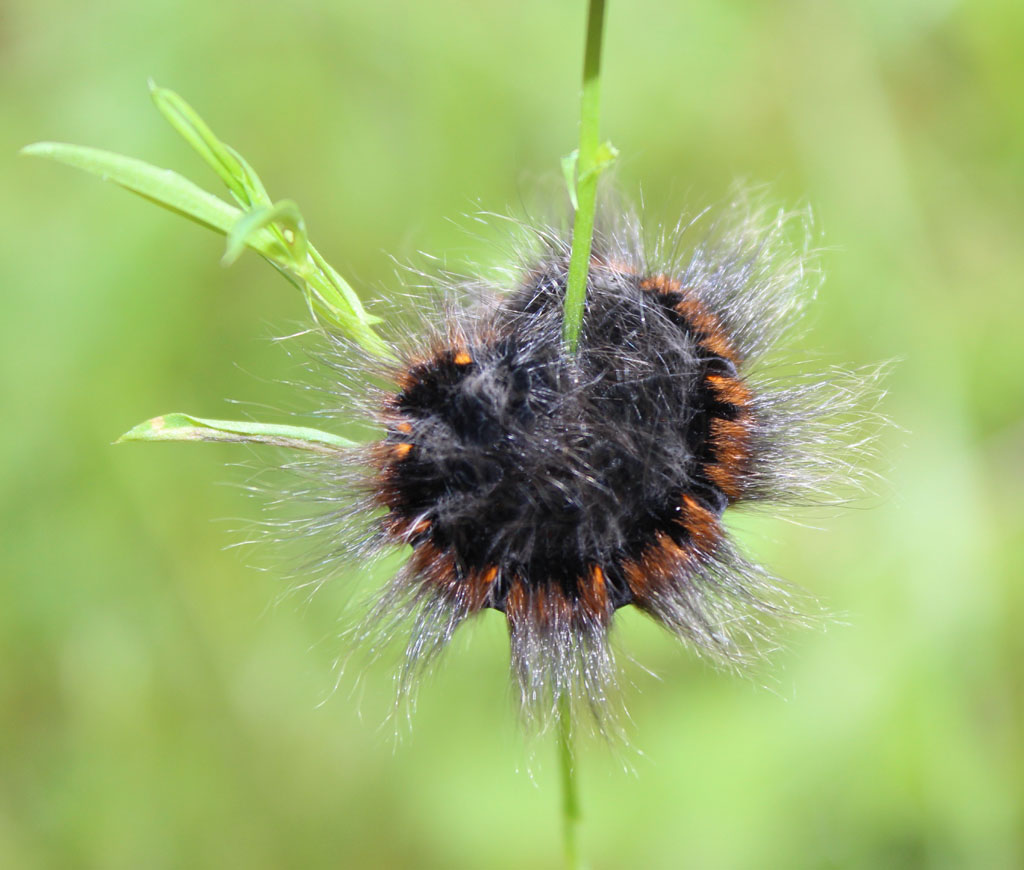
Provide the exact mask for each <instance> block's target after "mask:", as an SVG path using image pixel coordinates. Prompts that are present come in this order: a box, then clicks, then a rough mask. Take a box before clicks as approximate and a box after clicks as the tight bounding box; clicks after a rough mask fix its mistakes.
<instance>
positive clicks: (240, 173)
mask: <svg viewBox="0 0 1024 870" xmlns="http://www.w3.org/2000/svg"><path fill="white" fill-rule="evenodd" d="M149 93H150V95H151V96H152V98H153V102H154V104H155V105H156V107H157V109H158V110H159V112H160V114H161V115H163V116H164V118H165V119H166V120H167V122H168V123H169V124H170V125H171V126H172V127H174V129H175V130H177V131H178V134H179V135H180V136H181V138H182V139H184V140H185V141H186V142H188V144H189V145H190V146H191V147H192V150H193V151H195V152H196V153H197V154H198V155H199V156H200V157H202V158H203V160H204V161H205V162H206V163H207V165H209V167H210V168H211V169H212V170H213V171H214V172H216V173H217V175H218V176H219V177H220V179H221V181H223V182H224V184H225V185H227V188H228V190H230V191H231V193H232V194H233V195H234V196H235V198H236V199H237V200H238V201H239V203H241V204H242V205H245V206H252V205H269V204H270V203H269V200H268V201H267V202H259V203H256V202H253V201H252V200H251V197H250V195H249V194H250V192H249V191H247V190H246V183H245V182H246V178H245V175H246V173H245V170H244V169H243V167H242V164H241V163H240V162H239V161H238V159H237V158H236V157H235V155H234V154H232V153H231V151H230V150H228V148H227V147H226V146H225V145H224V143H223V142H221V141H220V139H218V138H217V136H215V135H214V133H213V131H212V130H211V129H210V127H209V125H208V124H207V123H206V122H205V121H204V120H203V119H202V118H201V117H199V114H198V113H197V112H196V111H195V110H194V109H193V108H192V107H191V106H190V105H189V104H188V103H186V102H185V100H183V99H182V98H181V97H180V96H179V95H178V94H176V93H175V92H174V91H172V90H170V89H168V88H161V87H158V86H157V85H156V83H154V82H153V81H152V80H150V82H149Z"/></svg>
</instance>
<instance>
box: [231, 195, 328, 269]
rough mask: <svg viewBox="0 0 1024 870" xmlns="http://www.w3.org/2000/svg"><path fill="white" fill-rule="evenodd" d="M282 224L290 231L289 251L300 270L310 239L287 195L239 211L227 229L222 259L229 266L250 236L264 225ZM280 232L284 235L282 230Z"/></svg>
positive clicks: (294, 205)
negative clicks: (225, 246) (270, 204)
mask: <svg viewBox="0 0 1024 870" xmlns="http://www.w3.org/2000/svg"><path fill="white" fill-rule="evenodd" d="M273 224H283V225H284V226H285V228H286V229H287V230H288V231H289V232H290V233H291V243H290V253H291V258H292V260H293V261H294V263H295V268H296V269H298V270H301V268H302V266H304V265H305V262H306V252H307V250H308V248H309V240H308V238H307V236H306V222H305V221H304V220H303V218H302V212H300V211H299V207H298V206H297V205H296V204H295V203H294V202H292V201H291V200H290V199H283V200H281V202H278V203H275V204H274V205H272V206H258V207H257V208H254V209H253V210H252V211H248V212H246V213H245V214H244V215H242V216H241V217H240V218H239V219H238V220H237V221H235V224H234V226H233V227H231V230H230V231H229V232H228V242H227V249H226V250H225V252H224V256H223V258H222V259H221V262H222V263H223V264H224V265H225V266H230V265H231V264H232V263H234V262H235V261H236V260H237V259H238V258H239V257H240V256H241V255H242V251H244V250H245V248H246V246H247V245H248V244H249V239H250V238H251V237H253V236H254V235H256V234H257V233H258V232H259V231H260V230H262V229H263V228H264V227H269V226H271V225H273ZM282 236H283V237H284V238H286V239H287V236H285V235H284V234H283V233H282Z"/></svg>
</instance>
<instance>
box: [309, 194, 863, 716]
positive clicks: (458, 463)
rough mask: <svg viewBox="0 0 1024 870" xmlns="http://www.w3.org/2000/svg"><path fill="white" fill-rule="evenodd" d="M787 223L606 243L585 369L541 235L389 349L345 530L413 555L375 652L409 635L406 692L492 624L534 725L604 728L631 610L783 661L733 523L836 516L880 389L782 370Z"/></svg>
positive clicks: (761, 589) (790, 290)
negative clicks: (503, 283) (459, 636)
mask: <svg viewBox="0 0 1024 870" xmlns="http://www.w3.org/2000/svg"><path fill="white" fill-rule="evenodd" d="M793 224H794V222H793V220H792V219H791V216H787V215H777V216H775V217H773V218H766V217H765V215H764V214H763V213H760V212H758V211H756V210H748V209H746V208H745V207H742V205H741V206H739V207H737V208H736V209H735V210H733V211H731V212H730V213H729V214H727V215H726V216H725V217H724V218H722V219H721V220H720V222H718V223H714V224H712V225H711V226H709V227H705V229H704V235H703V236H701V237H697V236H696V233H697V230H696V229H695V228H694V227H693V226H690V227H689V228H687V229H686V230H685V231H684V232H681V235H680V236H679V237H675V238H670V239H666V240H665V242H664V244H663V245H661V246H659V247H656V249H655V252H654V253H653V254H652V255H651V256H648V255H647V254H646V253H645V251H644V250H643V246H642V245H641V244H639V243H638V241H637V240H638V239H639V238H641V237H642V234H641V233H640V232H639V231H638V229H637V226H636V224H635V222H632V221H630V220H626V221H624V222H623V224H622V225H621V226H620V227H618V228H615V229H612V230H611V231H606V232H603V233H599V234H598V235H597V236H596V237H595V254H594V256H593V259H592V262H591V266H590V270H589V277H588V285H587V295H586V305H585V310H584V317H583V324H582V329H581V333H580V339H579V345H578V348H577V349H576V350H575V352H570V350H569V349H568V348H567V347H566V345H565V342H564V340H563V336H562V309H563V300H564V296H565V285H566V277H567V270H568V259H569V256H568V255H569V243H568V240H566V239H565V238H564V237H563V236H559V235H557V234H555V233H552V232H547V231H541V233H540V238H541V241H542V245H541V248H542V250H541V251H540V252H539V253H537V252H534V253H533V254H531V255H529V256H528V257H526V258H524V262H523V264H522V267H521V268H520V269H519V270H518V271H517V273H516V274H517V275H518V277H517V279H516V280H515V281H514V282H513V283H512V286H511V287H510V288H509V289H507V290H502V289H501V288H494V287H490V286H484V285H482V284H479V283H472V284H470V285H468V286H467V285H457V286H455V287H450V286H446V287H445V288H444V289H445V290H446V291H447V293H449V294H450V293H452V291H454V294H455V295H457V296H458V297H459V298H460V299H461V300H463V301H459V302H455V303H454V304H449V307H448V308H447V309H446V310H445V311H444V312H443V313H440V314H439V315H438V317H437V318H436V319H429V320H425V321H424V327H425V332H426V333H427V335H428V336H431V337H428V338H419V339H417V338H409V337H408V336H396V337H395V342H394V344H395V346H396V347H398V348H405V350H404V351H402V355H403V356H402V360H401V364H400V365H398V366H397V367H395V368H394V370H393V371H392V372H391V374H390V378H391V381H392V384H393V386H392V387H391V388H390V389H389V390H385V391H383V392H379V393H377V398H376V399H375V400H374V401H375V402H376V405H375V407H374V408H372V409H371V413H373V414H374V415H375V416H376V420H377V423H378V425H380V426H381V427H382V428H383V430H384V431H385V435H384V437H383V438H382V439H381V440H379V441H378V442H376V443H375V444H373V445H372V446H370V447H369V448H366V449H363V450H360V451H357V452H356V453H354V454H353V462H352V468H354V469H358V470H357V471H356V474H357V480H358V481H359V484H358V488H359V489H360V490H361V491H362V493H363V498H362V500H361V501H359V502H358V504H357V505H356V507H355V508H354V509H352V508H348V509H347V510H346V512H345V513H344V514H343V516H337V517H336V519H337V520H343V521H344V523H345V524H347V525H348V526H349V527H350V528H351V529H358V528H360V527H362V528H365V521H366V520H369V521H370V522H372V523H373V524H375V527H376V534H374V535H370V536H368V537H362V536H360V537H358V538H357V537H355V533H353V540H354V541H355V546H356V547H360V548H361V550H360V552H367V551H366V545H365V541H369V542H370V546H369V554H370V555H372V554H375V553H383V552H385V551H387V550H389V549H391V548H393V546H394V545H396V544H398V545H401V546H409V547H411V556H410V558H409V559H408V561H407V562H406V563H405V565H404V566H403V567H402V569H400V571H399V572H398V574H397V575H396V576H395V578H394V580H393V581H392V583H391V584H390V586H389V587H388V588H387V589H386V591H385V592H384V594H383V596H382V597H381V599H380V601H379V602H378V605H377V607H376V609H375V610H374V611H373V614H372V616H371V618H370V620H369V621H368V623H367V624H366V627H365V628H364V629H363V631H362V637H363V639H364V640H365V641H367V642H369V643H370V646H371V648H374V649H379V648H380V646H381V645H382V644H383V643H385V642H386V641H387V640H389V639H390V638H391V637H393V636H394V635H395V634H396V633H397V632H398V631H399V630H401V627H402V626H403V625H407V624H408V623H410V622H411V635H410V638H409V642H408V646H407V650H406V667H405V669H404V671H403V675H404V676H403V679H402V685H403V686H405V687H406V688H412V686H413V685H414V684H415V679H414V678H415V676H416V675H417V674H418V673H419V672H420V671H421V670H422V669H423V668H424V666H425V665H427V664H428V663H429V662H431V661H432V660H433V659H434V658H435V656H436V654H437V653H439V652H440V651H441V650H442V649H443V648H444V647H445V645H446V644H447V642H448V641H449V640H450V639H451V637H452V635H453V633H454V632H455V630H456V628H457V627H458V626H459V624H461V622H462V621H463V620H465V619H466V618H467V617H469V616H471V615H472V614H474V613H477V612H479V611H481V610H484V609H486V608H494V609H496V610H499V611H503V612H504V613H505V615H506V616H507V620H508V627H509V635H510V641H511V661H512V669H513V672H514V674H515V676H516V678H517V685H518V687H519V690H520V695H521V700H522V704H523V709H524V710H525V711H526V713H527V714H528V715H529V716H531V717H532V718H534V719H535V720H538V721H539V722H541V723H543V722H545V721H550V720H551V719H552V718H553V717H556V716H558V715H560V713H561V711H562V710H563V707H564V703H565V702H570V703H578V702H579V701H580V700H582V701H583V702H584V703H585V704H586V705H587V706H589V708H590V710H592V711H593V713H594V715H595V718H596V719H597V721H598V722H599V723H603V722H604V721H605V719H606V717H605V716H604V711H605V710H606V709H607V708H608V704H607V703H606V702H607V701H608V699H609V697H610V695H611V688H612V687H613V686H614V684H615V683H616V673H617V669H616V666H615V663H614V660H613V656H612V653H611V648H610V644H609V630H610V627H611V623H612V621H613V619H614V614H615V611H616V610H617V609H618V608H621V607H623V606H626V605H630V604H632V605H634V606H636V607H639V608H640V609H642V610H643V611H645V612H646V613H648V614H650V615H651V616H652V617H653V618H654V619H655V620H657V621H658V622H660V623H661V624H662V625H664V626H665V627H666V628H668V629H669V630H670V631H672V632H673V633H674V634H676V635H678V636H679V637H680V638H682V639H683V640H685V641H687V642H689V643H691V644H693V645H694V646H695V647H696V648H698V649H699V650H702V651H705V652H708V653H710V654H712V655H713V656H714V657H715V658H716V659H717V660H719V661H725V662H729V663H740V664H742V663H743V662H745V661H747V660H750V659H751V658H752V657H755V656H757V655H758V654H759V653H761V652H763V651H765V650H766V649H769V648H771V646H772V645H773V644H774V642H775V641H774V624H775V623H777V622H778V621H779V620H780V619H794V618H796V619H802V618H803V614H804V613H805V610H806V606H805V604H804V603H803V600H802V597H801V596H800V595H798V594H794V592H793V591H792V590H791V589H790V588H789V587H787V586H786V585H785V584H783V583H782V582H781V581H778V580H777V579H776V578H774V577H773V576H772V575H771V574H770V573H769V572H768V571H766V570H765V569H763V568H761V567H759V566H758V565H756V564H754V563H752V562H750V561H748V560H746V559H745V558H744V557H743V556H741V555H740V554H739V552H738V551H737V549H736V547H735V546H734V544H733V543H732V540H731V538H730V536H729V534H728V533H727V531H726V529H725V527H724V526H723V524H722V515H723V512H724V511H726V510H727V509H730V508H731V506H733V505H737V504H747V503H772V502H774V503H778V502H789V503H793V502H805V503H806V502H815V503H820V502H822V501H829V502H831V503H834V501H835V498H836V494H837V493H842V492H843V491H844V487H846V486H847V485H848V484H849V483H850V482H851V481H853V482H856V479H857V478H858V477H859V476H862V475H863V463H861V462H859V461H857V460H858V459H859V458H861V455H862V454H864V453H865V452H866V453H868V454H870V452H871V451H870V449H869V447H870V444H871V438H870V436H869V437H865V434H864V433H865V427H864V423H865V421H866V420H868V415H867V414H866V413H865V412H864V405H865V399H866V397H869V396H870V395H872V393H873V388H872V384H873V380H874V377H873V376H874V375H876V374H877V371H875V372H869V373H849V372H840V371H836V370H831V371H826V372H805V371H803V370H802V369H801V368H800V367H799V366H797V367H790V370H789V371H788V373H787V374H786V375H784V376H783V375H780V374H779V373H778V371H777V370H776V369H775V368H774V367H773V366H774V365H775V363H774V362H773V357H776V356H777V351H778V349H779V346H780V344H781V340H782V339H783V338H784V337H785V336H786V335H787V333H789V332H790V331H791V329H792V327H793V326H794V324H795V323H797V322H798V320H799V315H800V313H801V311H802V309H803V307H804V304H805V302H806V301H807V300H808V299H809V298H810V296H811V295H812V294H811V293H808V292H807V291H808V286H807V285H808V279H807V273H806V271H805V263H806V256H805V254H806V251H805V248H803V247H801V246H800V243H799V242H797V244H796V245H794V244H793V242H792V238H793V237H794V233H793V229H794V225H793ZM797 235H799V234H797ZM691 239H694V240H693V241H691ZM803 241H804V242H806V236H803ZM663 250H671V251H672V252H673V253H672V255H670V256H662V255H661V254H660V253H659V251H663ZM448 298H449V299H450V298H451V297H450V296H449V297H448ZM466 300H468V301H466ZM379 374H380V371H379V369H378V370H367V371H366V373H365V374H363V375H360V378H361V380H362V383H363V384H364V385H365V383H366V378H368V377H372V376H379ZM364 392H365V387H364ZM869 428H870V427H869ZM367 469H368V470H367ZM325 479H327V480H334V481H339V482H341V481H343V480H344V475H343V474H342V473H339V472H337V471H336V470H334V469H330V470H328V471H327V475H326V478H325ZM330 498H331V500H337V501H344V500H345V499H346V498H347V496H343V495H342V496H333V495H332V496H330ZM339 513H341V512H340V511H339ZM360 520H361V521H363V522H362V523H360V522H358V521H360ZM354 521H355V522H354ZM318 527H319V528H322V529H337V528H339V524H338V523H337V522H334V521H322V522H319V523H318ZM602 727H603V725H602Z"/></svg>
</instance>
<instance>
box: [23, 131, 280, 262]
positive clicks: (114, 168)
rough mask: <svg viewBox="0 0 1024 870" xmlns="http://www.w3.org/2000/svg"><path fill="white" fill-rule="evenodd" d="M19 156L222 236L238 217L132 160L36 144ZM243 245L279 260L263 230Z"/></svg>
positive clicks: (182, 181)
mask: <svg viewBox="0 0 1024 870" xmlns="http://www.w3.org/2000/svg"><path fill="white" fill-rule="evenodd" d="M21 153H22V154H28V155H30V156H32V157H45V158H47V159H49V160H55V161H57V162H58V163H64V164H66V165H68V166H73V167H75V168H76V169H81V170H84V171H85V172H88V173H90V174H91V175H95V176H97V177H99V178H101V179H103V180H104V181H112V182H114V183H115V184H118V185H120V186H121V187H123V188H125V189H126V190H130V191H131V192H132V193H135V194H138V195H139V196H142V197H144V198H145V199H148V200H149V201H150V202H154V203H156V204H157V205H159V206H162V207H163V208H166V209H168V210H170V211H173V212H175V213H177V214H180V215H182V216H183V217H187V218H189V220H193V221H195V222H196V223H198V224H201V225H202V226H204V227H209V228H210V229H212V230H217V231H218V232H221V233H224V234H225V235H226V234H227V233H228V232H230V231H231V228H232V227H233V226H234V225H235V224H236V223H237V221H238V219H239V217H241V215H242V212H241V211H239V210H238V209H237V208H235V207H234V206H233V205H230V204H229V203H226V202H224V200H222V199H220V198H218V197H216V196H214V195H213V194H212V193H208V192H207V191H205V190H203V189H202V188H201V187H199V186H197V185H195V184H193V183H192V182H191V181H189V180H188V179H187V178H184V177H183V176H181V175H179V174H178V173H177V172H172V171H171V170H170V169H160V168H158V167H156V166H153V165H151V164H149V163H146V162H144V161H142V160H136V159H135V158H134V157H125V156H124V155H122V154H115V153H113V152H111V151H102V150H100V149H98V148H87V147H85V146H83V145H66V144H64V143H62V142H37V143H35V144H34V145H28V146H26V147H25V148H22V149H21ZM246 243H247V244H248V245H249V246H250V247H252V248H253V249H255V250H257V251H259V252H260V253H261V254H263V256H265V257H268V258H274V257H275V256H276V257H280V252H279V251H277V250H275V246H277V245H278V244H279V243H278V242H277V240H276V239H275V238H274V237H273V235H271V234H270V233H269V232H267V231H266V230H262V231H260V232H256V233H253V234H251V235H250V236H249V237H248V238H247V239H246Z"/></svg>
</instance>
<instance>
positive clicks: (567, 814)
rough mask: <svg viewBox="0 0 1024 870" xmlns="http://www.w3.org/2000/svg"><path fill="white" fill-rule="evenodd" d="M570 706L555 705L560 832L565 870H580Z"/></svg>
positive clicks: (577, 805)
mask: <svg viewBox="0 0 1024 870" xmlns="http://www.w3.org/2000/svg"><path fill="white" fill-rule="evenodd" d="M571 708H572V705H571V704H570V703H569V702H568V700H567V699H564V698H563V699H562V702H561V703H560V704H559V711H558V712H559V715H558V761H559V770H560V774H561V780H562V828H563V836H564V840H565V866H566V868H567V870H580V868H581V867H582V864H580V852H579V837H578V831H579V825H580V797H579V789H578V787H577V785H576V753H575V752H574V751H573V743H572V709H571Z"/></svg>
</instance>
